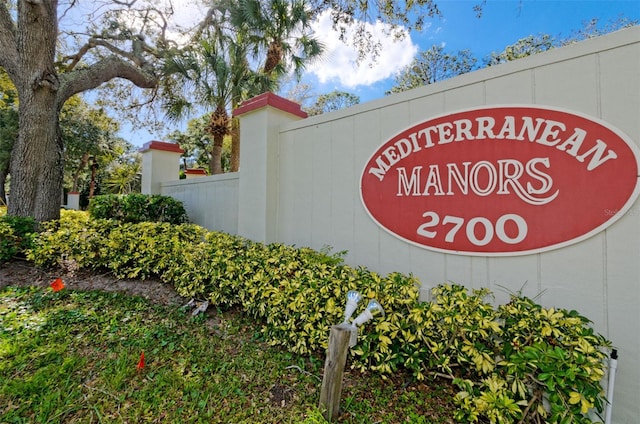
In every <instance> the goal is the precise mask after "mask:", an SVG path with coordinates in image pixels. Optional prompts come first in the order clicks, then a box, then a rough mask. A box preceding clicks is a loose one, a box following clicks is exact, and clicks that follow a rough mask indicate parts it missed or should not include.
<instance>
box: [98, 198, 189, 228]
mask: <svg viewBox="0 0 640 424" xmlns="http://www.w3.org/2000/svg"><path fill="white" fill-rule="evenodd" d="M89 214H90V215H91V217H92V218H95V219H116V220H118V221H123V222H133V223H138V222H168V223H171V224H184V223H187V222H188V221H189V219H188V217H187V213H186V211H185V209H184V206H183V205H182V202H180V201H178V200H176V199H174V198H172V197H169V196H160V195H157V194H154V195H145V194H136V193H134V194H127V195H118V194H107V195H101V196H96V197H94V198H93V199H91V202H90V203H89Z"/></svg>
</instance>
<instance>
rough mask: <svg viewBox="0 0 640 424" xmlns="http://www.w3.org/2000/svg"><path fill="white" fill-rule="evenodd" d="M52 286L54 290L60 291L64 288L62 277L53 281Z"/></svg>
mask: <svg viewBox="0 0 640 424" xmlns="http://www.w3.org/2000/svg"><path fill="white" fill-rule="evenodd" d="M51 288H52V289H53V291H54V292H59V291H60V290H62V289H63V288H64V282H63V281H62V278H56V279H55V280H54V282H53V283H51Z"/></svg>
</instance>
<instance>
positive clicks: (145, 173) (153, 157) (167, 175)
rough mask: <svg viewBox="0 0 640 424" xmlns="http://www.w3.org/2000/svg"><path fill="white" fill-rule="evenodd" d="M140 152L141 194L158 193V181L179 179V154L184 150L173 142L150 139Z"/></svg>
mask: <svg viewBox="0 0 640 424" xmlns="http://www.w3.org/2000/svg"><path fill="white" fill-rule="evenodd" d="M140 153H142V181H141V185H142V189H141V191H142V194H162V193H160V183H162V182H164V181H176V180H178V179H180V155H181V154H183V153H184V150H182V149H181V148H180V146H178V145H177V144H175V143H166V142H164V141H156V140H154V141H150V142H148V143H145V145H144V146H142V147H141V148H140Z"/></svg>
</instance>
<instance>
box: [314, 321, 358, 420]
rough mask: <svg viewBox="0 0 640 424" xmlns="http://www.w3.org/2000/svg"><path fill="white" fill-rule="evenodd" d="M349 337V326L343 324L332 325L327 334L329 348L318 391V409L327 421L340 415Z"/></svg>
mask: <svg viewBox="0 0 640 424" xmlns="http://www.w3.org/2000/svg"><path fill="white" fill-rule="evenodd" d="M350 337H351V326H349V325H345V324H340V325H334V326H332V327H331V331H330V332H329V347H328V348H327V357H326V359H325V362H324V374H323V376H322V388H321V389H320V409H321V410H322V411H323V415H324V418H325V419H326V420H327V421H332V420H334V419H336V418H338V415H339V414H340V397H341V396H342V375H343V374H344V366H345V364H346V362H347V352H348V350H349V338H350Z"/></svg>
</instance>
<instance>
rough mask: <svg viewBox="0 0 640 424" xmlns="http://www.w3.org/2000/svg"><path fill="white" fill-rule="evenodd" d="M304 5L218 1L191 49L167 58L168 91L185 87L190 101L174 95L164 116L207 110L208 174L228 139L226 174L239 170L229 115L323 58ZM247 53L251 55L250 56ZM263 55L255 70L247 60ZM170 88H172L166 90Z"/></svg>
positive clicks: (281, 0) (278, 0) (216, 167)
mask: <svg viewBox="0 0 640 424" xmlns="http://www.w3.org/2000/svg"><path fill="white" fill-rule="evenodd" d="M305 2H306V0H294V1H292V2H290V1H286V0H240V1H239V2H237V3H236V2H225V1H221V2H219V3H217V4H216V7H215V8H213V9H212V10H211V11H210V13H209V14H208V16H207V19H206V20H205V22H207V26H206V27H203V28H201V30H200V31H199V32H198V36H199V41H198V42H197V43H196V44H195V47H193V48H191V49H189V50H186V51H184V52H182V53H181V54H179V55H176V56H173V57H170V58H169V59H168V60H167V62H166V72H167V73H168V74H170V75H173V76H174V78H173V79H170V80H168V81H169V82H168V83H169V86H168V88H170V89H171V88H178V89H179V91H183V89H185V88H187V89H189V90H190V91H191V95H192V96H193V100H191V101H190V100H187V97H186V96H176V95H173V97H172V98H171V99H170V101H169V103H168V105H167V106H168V107H167V110H168V113H169V116H171V117H174V118H180V117H182V116H184V113H185V112H186V111H187V110H189V109H190V108H192V107H193V106H194V103H195V104H197V105H200V106H207V107H212V108H213V109H214V111H213V112H212V113H211V117H210V122H209V125H208V127H207V128H208V131H209V133H210V134H211V136H212V138H213V146H212V149H211V155H210V166H209V168H210V169H209V171H210V173H211V174H217V173H221V172H222V171H223V170H222V164H221V160H220V159H221V157H222V145H223V141H224V137H225V136H227V135H229V134H231V136H232V143H231V165H230V168H231V169H230V170H231V171H237V170H238V168H239V148H240V137H239V131H238V126H237V121H234V122H233V123H232V120H231V118H230V114H229V110H232V109H234V108H236V107H237V106H238V105H239V104H240V103H241V102H242V101H244V100H246V99H248V98H250V97H253V96H255V95H257V94H260V93H263V92H265V91H274V90H276V89H277V84H278V81H279V78H280V77H282V76H283V75H284V74H285V73H286V72H287V70H288V69H292V70H294V71H295V72H296V73H298V74H299V73H300V72H302V70H303V69H304V66H305V65H306V64H307V63H309V62H310V61H311V60H314V59H316V58H318V57H319V56H320V54H321V53H322V46H321V44H320V43H319V42H318V41H317V40H316V39H314V38H313V37H311V36H310V35H309V34H310V17H309V16H310V15H309V13H308V11H307V10H306V3H305ZM249 53H251V55H249ZM261 55H264V56H265V57H266V58H265V61H264V64H263V65H261V67H260V69H259V70H258V69H256V70H254V69H252V68H251V64H250V59H251V57H250V56H252V58H253V59H258V60H259V58H260V57H261ZM171 84H173V86H172V85H171Z"/></svg>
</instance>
